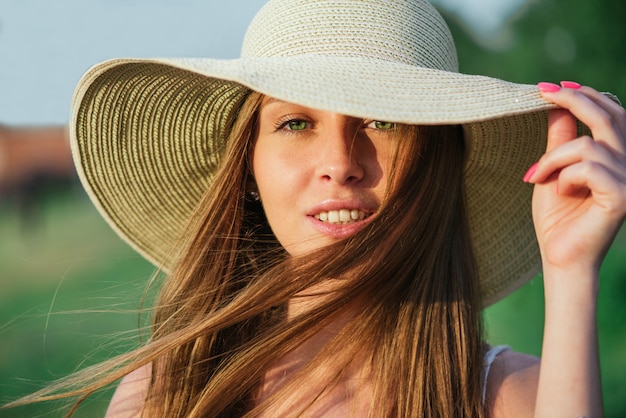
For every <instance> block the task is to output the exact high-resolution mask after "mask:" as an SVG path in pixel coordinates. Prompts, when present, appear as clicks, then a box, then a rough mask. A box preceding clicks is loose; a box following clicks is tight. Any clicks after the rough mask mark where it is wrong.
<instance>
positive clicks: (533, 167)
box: [524, 163, 538, 183]
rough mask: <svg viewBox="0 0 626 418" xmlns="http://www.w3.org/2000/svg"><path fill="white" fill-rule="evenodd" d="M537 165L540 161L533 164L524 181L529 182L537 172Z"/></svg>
mask: <svg viewBox="0 0 626 418" xmlns="http://www.w3.org/2000/svg"><path fill="white" fill-rule="evenodd" d="M537 165H538V163H535V164H533V165H531V166H530V168H529V169H528V171H527V172H526V174H524V183H528V181H529V180H530V178H531V177H532V176H533V174H535V172H536V171H537Z"/></svg>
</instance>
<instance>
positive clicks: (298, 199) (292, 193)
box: [252, 97, 398, 255]
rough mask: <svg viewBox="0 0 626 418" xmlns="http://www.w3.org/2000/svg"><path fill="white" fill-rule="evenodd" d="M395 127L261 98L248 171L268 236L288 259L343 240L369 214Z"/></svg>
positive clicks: (384, 176) (379, 197) (392, 151)
mask: <svg viewBox="0 0 626 418" xmlns="http://www.w3.org/2000/svg"><path fill="white" fill-rule="evenodd" d="M395 132H396V126H395V124H392V123H388V122H384V121H375V120H363V119H360V118H354V117H349V116H344V115H340V114H337V113H331V112H326V111H320V110H316V109H311V108H307V107H304V106H300V105H296V104H293V103H287V102H284V101H280V100H276V99H272V98H268V97H265V98H264V99H263V102H262V104H261V108H260V113H259V124H258V136H257V138H256V142H255V144H254V151H253V161H252V166H253V167H252V168H253V172H254V177H255V180H256V183H257V186H258V190H259V195H260V197H261V202H262V204H263V208H264V210H265V214H266V217H267V219H268V221H269V224H270V227H271V228H272V231H273V232H274V234H275V235H276V237H277V238H278V240H279V242H280V243H281V244H282V246H283V247H284V248H285V250H287V252H288V253H290V254H291V255H300V254H304V253H306V252H308V251H312V250H315V249H318V248H320V247H322V246H326V245H328V244H331V243H333V242H335V241H337V240H341V239H344V238H346V237H348V236H350V235H352V234H354V233H355V232H356V231H358V230H359V229H361V228H363V227H364V226H365V225H366V224H367V223H368V222H370V221H371V219H373V217H374V216H376V213H377V212H378V210H379V208H380V205H381V202H382V201H383V198H384V197H385V194H386V191H387V186H388V179H389V175H390V168H391V166H392V163H393V160H394V157H395V155H396V149H397V143H398V135H395Z"/></svg>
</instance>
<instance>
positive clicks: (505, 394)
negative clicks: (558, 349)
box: [485, 351, 540, 418]
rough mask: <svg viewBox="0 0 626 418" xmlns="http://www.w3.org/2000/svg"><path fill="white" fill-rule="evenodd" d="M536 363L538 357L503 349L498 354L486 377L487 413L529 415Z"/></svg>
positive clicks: (498, 417) (496, 416) (495, 417)
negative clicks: (503, 350)
mask: <svg viewBox="0 0 626 418" xmlns="http://www.w3.org/2000/svg"><path fill="white" fill-rule="evenodd" d="M539 366H540V360H539V358H537V357H534V356H530V355H527V354H523V353H517V352H514V351H505V352H503V353H501V354H500V355H498V356H497V357H496V359H495V360H494V362H493V364H492V366H491V370H490V371H489V376H488V377H487V399H486V405H485V407H486V410H487V411H489V412H488V414H487V415H488V416H489V417H491V418H503V417H526V416H528V417H532V416H533V415H534V409H535V400H536V398H537V383H538V381H539Z"/></svg>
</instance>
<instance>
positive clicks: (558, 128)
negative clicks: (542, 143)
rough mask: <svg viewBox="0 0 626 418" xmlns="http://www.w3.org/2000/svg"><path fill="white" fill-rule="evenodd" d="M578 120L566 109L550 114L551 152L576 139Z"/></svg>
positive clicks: (554, 110)
mask: <svg viewBox="0 0 626 418" xmlns="http://www.w3.org/2000/svg"><path fill="white" fill-rule="evenodd" d="M577 136H578V131H577V129H576V118H574V115H572V114H571V113H570V111H569V110H566V109H553V110H550V111H549V112H548V145H547V147H546V151H551V150H553V149H555V148H557V147H559V146H561V145H563V144H565V143H566V142H568V141H571V140H572V139H574V138H576V137H577Z"/></svg>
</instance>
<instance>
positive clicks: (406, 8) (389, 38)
mask: <svg viewBox="0 0 626 418" xmlns="http://www.w3.org/2000/svg"><path fill="white" fill-rule="evenodd" d="M407 22H409V23H408V24H407ZM311 54H317V55H327V56H347V57H367V58H373V59H382V60H387V61H393V62H399V63H403V64H408V65H415V66H419V67H426V68H433V69H439V70H445V71H454V72H457V71H458V61H457V55H456V49H455V46H454V41H453V39H452V35H451V34H450V30H449V28H448V26H447V24H446V23H445V21H444V20H443V18H442V17H441V15H440V14H439V13H438V12H437V10H436V9H435V8H434V7H433V6H432V5H430V4H429V3H428V2H426V1H423V0H271V1H270V2H268V3H267V4H266V5H265V6H264V7H263V8H262V9H261V10H260V11H259V13H258V14H257V15H256V17H255V18H254V20H253V21H252V23H251V24H250V26H249V27H248V30H247V32H246V36H245V38H244V42H243V47H242V51H241V56H242V57H243V58H251V57H293V56H301V55H311Z"/></svg>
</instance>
